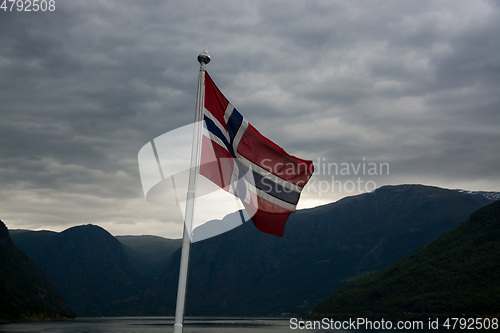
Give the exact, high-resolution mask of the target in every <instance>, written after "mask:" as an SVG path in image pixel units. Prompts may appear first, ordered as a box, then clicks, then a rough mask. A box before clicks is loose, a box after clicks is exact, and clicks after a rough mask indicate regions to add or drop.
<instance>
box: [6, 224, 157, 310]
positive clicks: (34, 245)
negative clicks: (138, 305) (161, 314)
mask: <svg viewBox="0 0 500 333" xmlns="http://www.w3.org/2000/svg"><path fill="white" fill-rule="evenodd" d="M13 236H14V237H13V238H14V240H15V242H16V244H17V245H18V246H19V248H20V249H21V250H22V251H24V252H25V253H26V254H27V255H28V256H29V257H30V258H31V259H32V260H33V261H34V262H35V263H36V264H37V265H38V266H39V267H40V268H41V269H42V270H43V271H44V272H45V274H46V275H47V276H48V277H49V279H50V280H51V281H52V283H53V284H54V285H55V286H56V287H57V289H58V290H59V292H60V293H61V295H62V296H63V297H64V299H65V300H66V302H67V303H68V305H69V306H70V307H71V308H72V309H73V310H74V311H75V312H76V313H77V314H78V315H79V316H101V315H103V314H104V313H103V308H106V307H107V306H108V305H109V304H111V303H113V302H116V301H118V300H121V299H124V298H127V297H131V296H134V295H137V294H138V293H140V292H141V291H142V290H144V289H146V288H147V287H148V286H149V285H151V284H152V282H153V279H152V278H151V277H150V276H148V274H146V273H145V272H142V271H141V269H139V268H138V267H136V266H135V265H134V263H133V262H132V260H131V259H130V258H129V257H128V256H127V254H126V251H125V250H124V247H123V245H122V244H121V243H120V242H119V241H118V240H117V239H116V238H115V237H113V236H112V235H111V234H110V233H108V232H107V231H106V230H104V229H103V228H101V227H98V226H95V225H91V224H89V225H83V226H77V227H73V228H69V229H67V230H65V231H63V232H61V233H54V232H47V231H38V232H33V231H32V232H18V233H16V234H14V235H13Z"/></svg>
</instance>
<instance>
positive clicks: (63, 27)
mask: <svg viewBox="0 0 500 333" xmlns="http://www.w3.org/2000/svg"><path fill="white" fill-rule="evenodd" d="M499 28H500V15H499V3H498V2H494V1H418V2H413V1H372V2H366V1H238V2H235V1H211V2H207V1H182V2H181V1H147V2H146V1H140V2H138V1H92V2H88V1H78V0H75V1H65V2H63V1H56V10H55V11H53V12H31V13H28V12H16V11H14V12H8V11H7V12H3V11H0V45H2V47H1V48H0V101H1V107H0V109H1V111H0V112H1V121H0V130H1V132H0V140H1V141H0V153H1V155H0V177H1V178H0V182H1V183H0V184H1V187H0V200H1V206H0V207H1V216H0V217H1V218H2V220H4V221H5V222H6V223H7V225H8V226H9V228H31V229H44V228H45V229H52V230H62V229H65V228H67V227H69V226H72V225H77V224H82V223H95V224H99V225H102V226H103V227H105V228H106V229H108V230H110V231H111V232H112V233H114V234H157V235H163V236H167V237H180V236H181V231H182V224H181V219H180V218H179V214H178V212H177V211H169V210H168V209H165V208H161V207H155V206H152V205H150V204H148V203H147V202H146V201H145V200H144V197H143V193H142V189H141V184H140V177H139V172H138V164H137V153H138V151H139V149H140V148H141V147H142V146H143V145H144V144H145V143H146V142H148V141H149V140H151V139H153V138H155V137H157V136H159V135H161V134H163V133H165V132H167V131H169V130H173V129H175V128H177V127H179V126H182V125H186V124H188V123H190V122H191V121H192V120H193V118H194V107H195V98H196V86H197V76H198V63H197V62H196V56H197V55H198V54H199V53H200V52H202V51H203V50H204V49H207V50H208V51H209V53H210V55H211V56H212V62H211V63H210V64H209V65H208V67H207V68H208V71H209V72H210V73H211V76H212V77H213V78H214V80H215V82H216V83H217V85H218V86H219V88H220V89H221V90H222V91H223V93H224V94H225V95H226V96H227V97H228V98H229V100H230V101H231V102H232V104H233V105H235V107H236V108H237V109H238V110H239V111H240V112H241V113H243V114H244V115H245V117H246V118H247V119H248V120H249V121H250V122H251V123H252V124H253V125H254V126H255V127H256V128H258V129H259V130H260V131H261V132H262V133H263V134H264V135H266V136H268V137H269V138H270V139H272V140H273V141H275V142H277V143H278V144H279V145H281V146H282V147H283V148H285V149H286V150H287V151H289V152H290V153H292V154H294V155H297V156H300V157H302V158H309V159H312V160H314V161H317V160H318V158H319V159H320V161H324V162H325V163H336V164H338V165H340V164H341V163H353V164H354V165H357V164H358V163H388V164H389V165H390V173H389V174H382V175H367V174H364V175H360V174H358V175H354V174H353V172H351V174H350V175H346V174H343V175H342V174H331V173H326V174H318V175H316V176H315V178H314V179H316V181H317V182H319V181H325V182H331V181H332V179H331V177H332V176H334V177H335V180H340V181H342V182H343V185H345V184H346V182H348V181H352V182H355V181H357V180H358V177H360V178H361V180H363V181H364V182H365V183H366V182H367V181H372V182H373V183H376V185H377V186H381V185H384V184H401V183H423V184H429V185H436V186H443V187H448V188H464V189H469V190H500V182H499V174H498V170H500V156H499V154H498V152H499V151H500V150H499V148H500V147H499V146H500V130H499V118H498V117H499V116H498V110H500V99H499V97H498V96H499V95H498V87H499V83H500V82H499V81H500V62H499V60H498V59H499V58H498V57H499V55H500V40H499V39H498V32H499ZM314 179H313V180H314ZM348 190H349V188H347V191H346V189H345V188H344V189H343V191H338V190H335V191H331V190H329V191H327V192H325V193H321V196H320V194H319V193H318V190H316V191H315V190H314V189H309V190H306V191H305V192H304V194H303V196H302V199H301V205H302V207H310V206H314V205H317V204H321V203H326V202H330V201H332V200H336V199H339V198H341V197H343V196H345V195H349V194H357V193H358V191H357V189H356V191H354V192H350V191H348ZM368 190H370V189H368Z"/></svg>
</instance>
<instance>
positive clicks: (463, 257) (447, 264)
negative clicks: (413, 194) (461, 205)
mask: <svg viewBox="0 0 500 333" xmlns="http://www.w3.org/2000/svg"><path fill="white" fill-rule="evenodd" d="M498 280H500V201H496V202H494V203H492V204H489V205H487V206H485V207H482V208H480V209H479V210H477V211H475V212H474V213H472V214H471V216H470V218H469V219H468V220H467V221H465V222H464V223H462V224H460V225H459V226H458V227H457V228H455V229H453V230H451V231H449V232H447V233H445V234H444V235H442V236H441V237H439V238H438V239H437V240H435V241H434V242H432V243H430V244H429V245H427V246H424V247H422V248H420V249H419V250H417V251H416V252H415V253H413V254H412V255H411V256H409V257H407V258H405V259H403V260H401V261H399V262H398V263H395V264H393V265H391V266H388V267H386V268H384V269H382V270H380V271H378V272H376V273H374V274H373V275H371V276H369V277H365V278H363V279H360V280H359V281H357V282H355V283H353V284H351V285H348V286H346V287H345V288H343V289H341V290H339V291H337V292H336V293H335V294H333V295H331V296H330V297H328V298H327V299H325V300H323V301H322V302H320V303H319V304H318V305H317V306H316V307H315V308H314V310H313V312H312V316H314V317H338V316H360V315H361V316H385V317H387V316H392V317H395V316H401V315H402V314H404V313H413V314H414V315H417V314H419V315H420V316H422V317H431V316H438V315H440V316H447V317H457V316H460V317H461V316H463V314H466V315H468V316H471V315H473V316H485V315H489V316H498V315H499V314H500V305H499V304H500V302H499V301H500V296H499V295H500V287H499V286H498V283H497V282H498Z"/></svg>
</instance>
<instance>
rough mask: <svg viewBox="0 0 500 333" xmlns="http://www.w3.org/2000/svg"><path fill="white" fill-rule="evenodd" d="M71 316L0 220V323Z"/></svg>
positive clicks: (50, 285) (66, 307)
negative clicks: (15, 243)
mask: <svg viewBox="0 0 500 333" xmlns="http://www.w3.org/2000/svg"><path fill="white" fill-rule="evenodd" d="M72 317H74V314H73V313H72V312H71V310H70V309H69V308H68V306H67V305H66V304H65V303H64V300H63V298H62V297H61V295H59V293H58V292H57V290H56V289H55V288H54V286H53V285H52V284H51V283H50V281H49V279H48V278H47V277H46V276H45V274H44V273H43V272H42V271H41V270H40V269H39V268H38V267H37V266H36V265H35V264H34V263H33V262H32V261H31V260H29V259H28V257H27V256H26V255H25V254H24V253H22V252H21V251H20V250H19V249H18V248H17V247H16V246H15V245H14V243H13V242H12V239H11V238H10V235H9V231H8V230H7V227H6V226H5V224H4V223H3V222H2V221H0V322H5V321H32V320H61V319H67V318H72Z"/></svg>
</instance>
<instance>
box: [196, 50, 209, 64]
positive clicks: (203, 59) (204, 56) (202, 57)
mask: <svg viewBox="0 0 500 333" xmlns="http://www.w3.org/2000/svg"><path fill="white" fill-rule="evenodd" d="M198 62H199V63H200V64H205V65H206V64H208V63H209V62H210V56H209V55H208V52H207V50H205V51H203V52H202V53H200V54H199V55H198Z"/></svg>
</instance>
